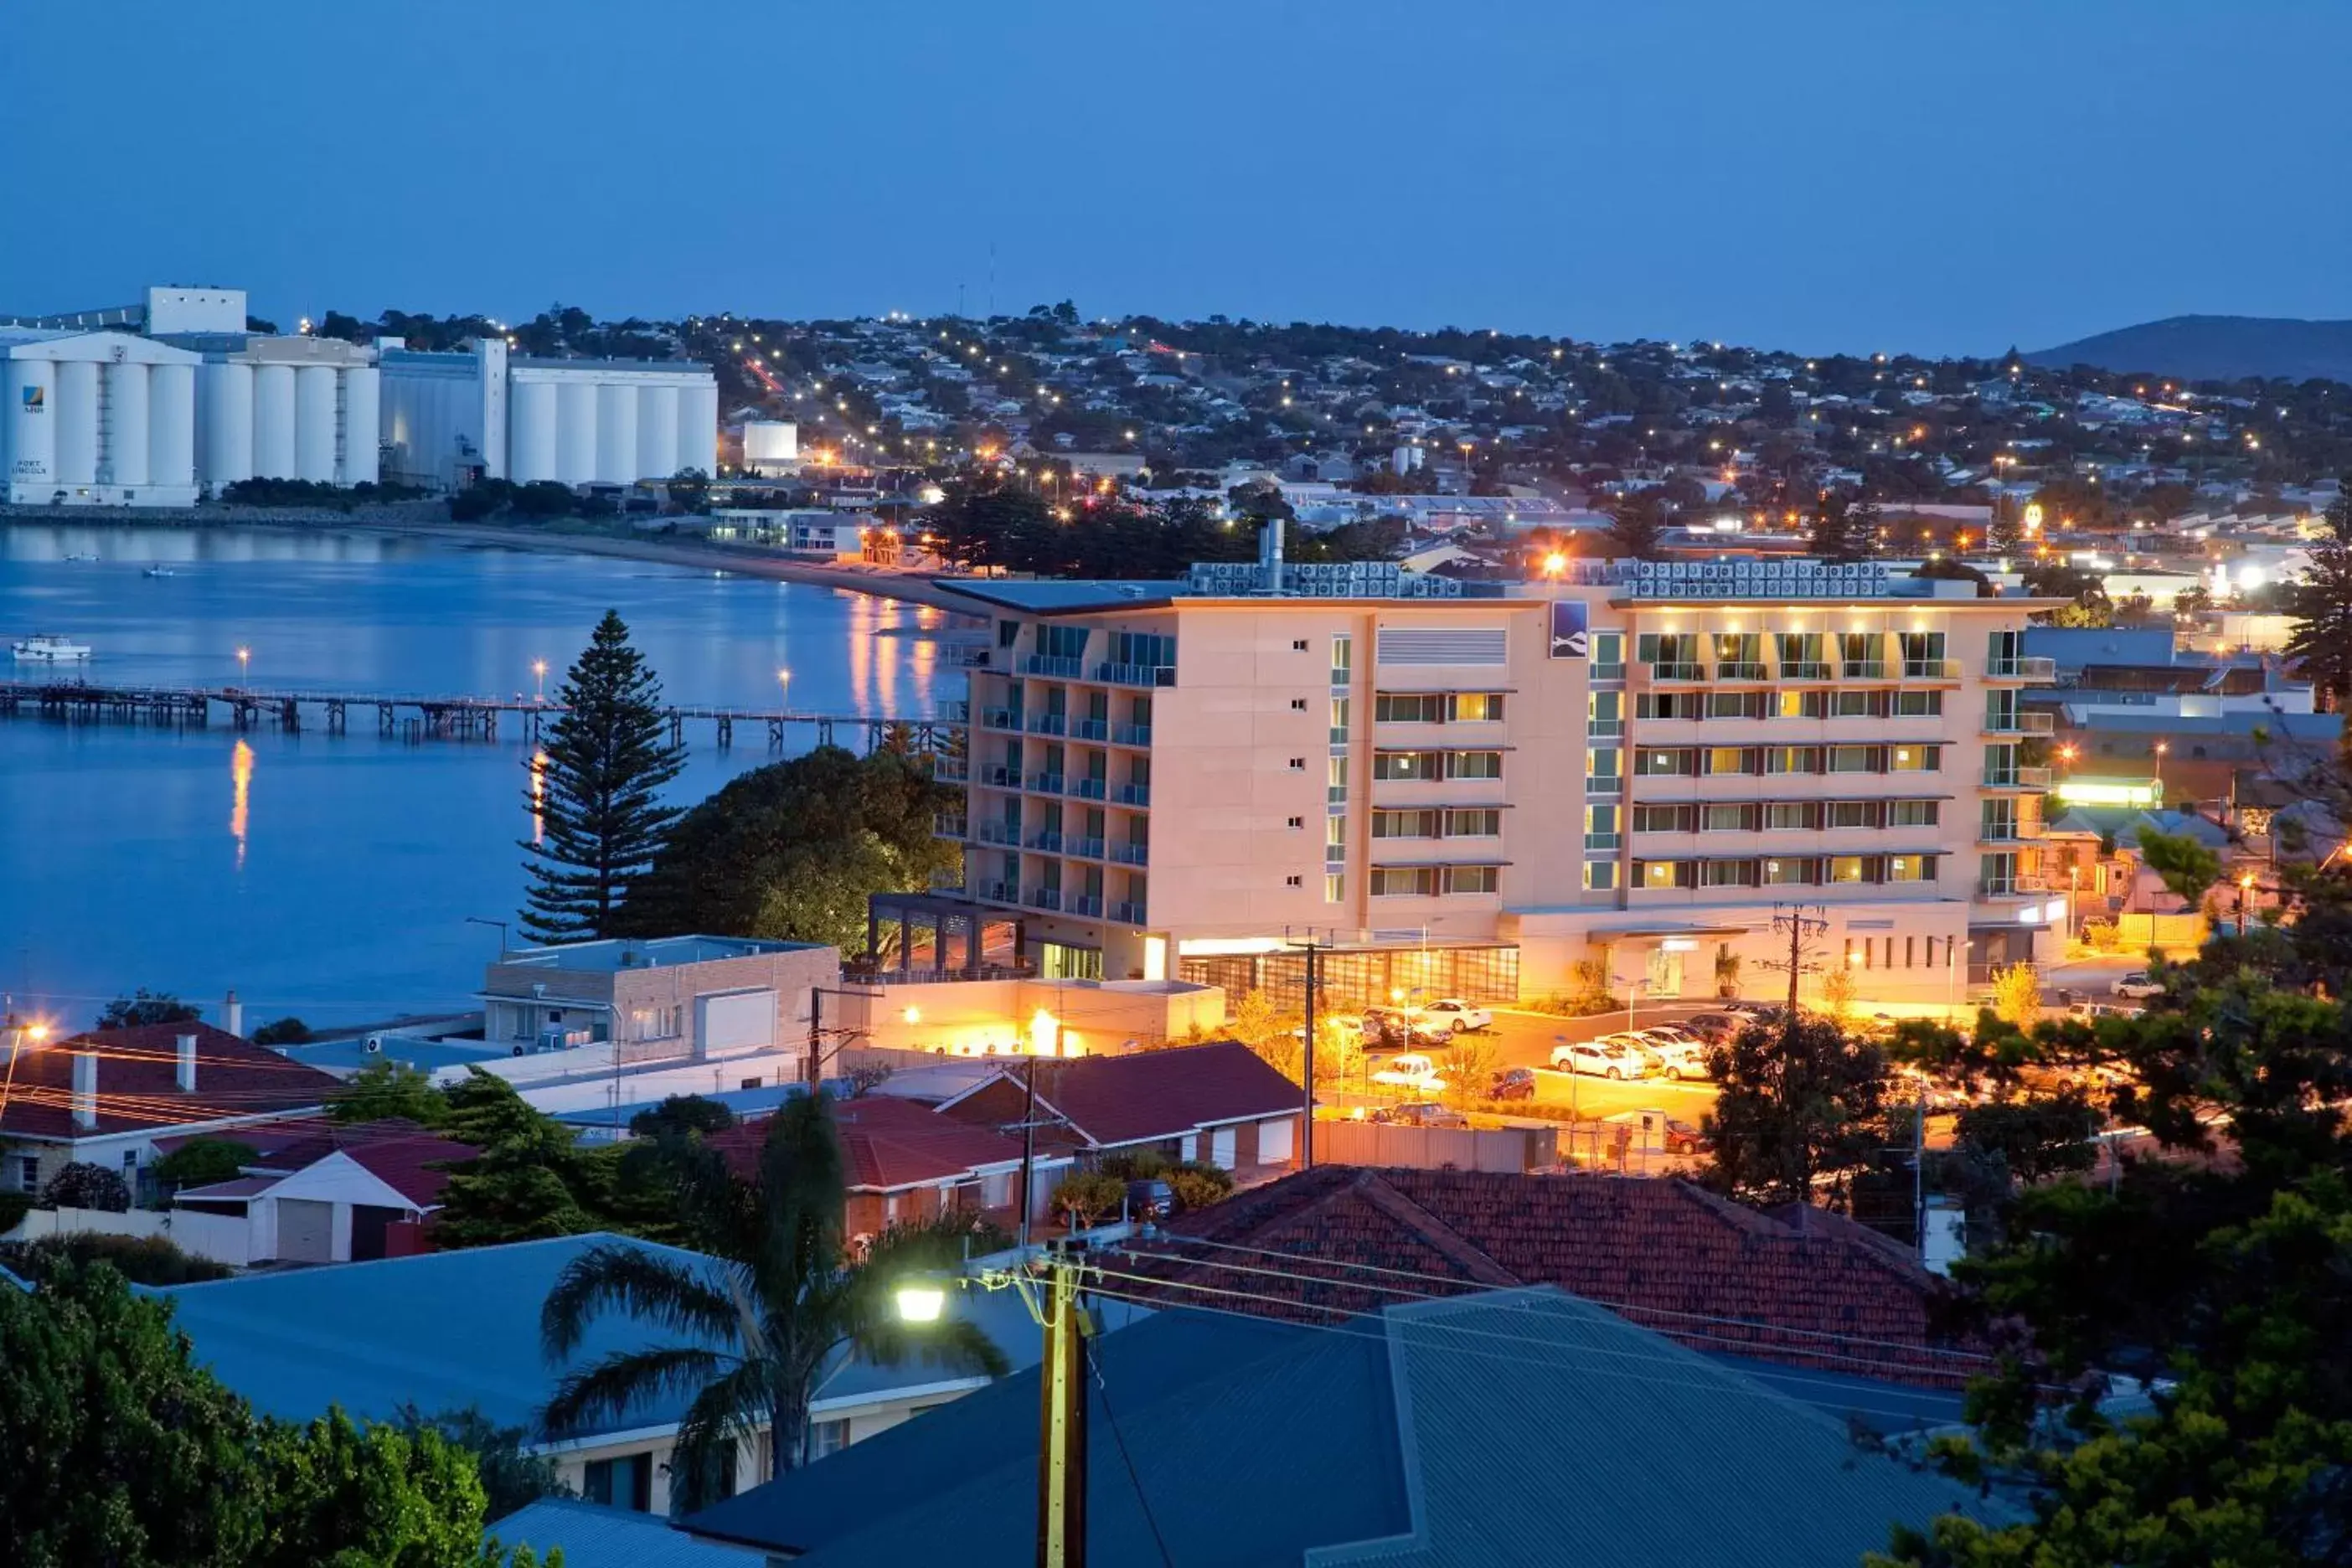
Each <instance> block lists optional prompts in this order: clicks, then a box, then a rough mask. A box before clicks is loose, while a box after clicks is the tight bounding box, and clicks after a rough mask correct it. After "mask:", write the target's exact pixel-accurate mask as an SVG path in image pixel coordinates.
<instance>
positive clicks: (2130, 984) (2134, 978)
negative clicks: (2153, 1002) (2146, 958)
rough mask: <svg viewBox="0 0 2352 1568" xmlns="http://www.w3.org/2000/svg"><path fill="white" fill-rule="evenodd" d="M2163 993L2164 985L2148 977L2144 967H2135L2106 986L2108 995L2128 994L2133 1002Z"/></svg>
mask: <svg viewBox="0 0 2352 1568" xmlns="http://www.w3.org/2000/svg"><path fill="white" fill-rule="evenodd" d="M2107 994H2108V995H2110V996H2128V997H2130V998H2131V999H2132V1000H2133V1001H2135V1002H2138V1001H2142V1000H2144V999H2146V998H2147V997H2150V996H2160V995H2162V994H2164V987H2163V986H2161V985H2158V984H2157V983H2156V982H2155V981H2153V980H2151V979H2149V978H2148V976H2147V970H2145V969H2135V970H2133V971H2132V972H2131V973H2129V974H2126V975H2125V976H2124V977H2123V978H2122V979H2121V980H2117V981H2115V982H2113V983H2112V984H2109V985H2108V986H2107Z"/></svg>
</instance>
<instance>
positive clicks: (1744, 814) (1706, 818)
mask: <svg viewBox="0 0 2352 1568" xmlns="http://www.w3.org/2000/svg"><path fill="white" fill-rule="evenodd" d="M1698 826H1699V831H1700V832H1702V833H1754V832H1756V831H1757V830H1758V829H1759V828H1761V827H1762V826H1764V808H1763V806H1761V805H1759V804H1757V803H1756V802H1754V801H1747V802H1743V803H1741V804H1738V805H1710V806H1707V807H1706V809H1704V810H1703V811H1701V812H1700V813H1699V821H1698Z"/></svg>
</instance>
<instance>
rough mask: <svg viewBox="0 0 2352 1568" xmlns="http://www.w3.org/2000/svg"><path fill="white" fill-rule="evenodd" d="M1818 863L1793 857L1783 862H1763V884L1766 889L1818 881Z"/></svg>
mask: <svg viewBox="0 0 2352 1568" xmlns="http://www.w3.org/2000/svg"><path fill="white" fill-rule="evenodd" d="M1817 865H1818V862H1816V861H1814V860H1813V859H1811V858H1810V857H1807V856H1802V855H1800V856H1795V857H1792V858H1788V859H1783V860H1767V861H1765V862H1764V882H1765V885H1766V886H1767V887H1785V886H1790V885H1803V884H1806V883H1810V882H1812V881H1814V880H1816V879H1818V877H1819V872H1818V871H1817V869H1816V866H1817Z"/></svg>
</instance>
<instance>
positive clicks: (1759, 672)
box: [1715, 658, 1772, 681]
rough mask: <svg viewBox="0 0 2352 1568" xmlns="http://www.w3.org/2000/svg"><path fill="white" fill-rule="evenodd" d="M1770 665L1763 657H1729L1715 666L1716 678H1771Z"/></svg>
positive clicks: (1718, 679)
mask: <svg viewBox="0 0 2352 1568" xmlns="http://www.w3.org/2000/svg"><path fill="white" fill-rule="evenodd" d="M1769 668H1770V667H1769V666H1768V665H1767V664H1765V662H1764V661H1763V660H1762V659H1760V658H1759V659H1727V660H1725V661H1724V662H1722V663H1720V664H1717V666H1716V667H1715V679H1717V681H1727V680H1769V679H1772V678H1771V676H1770V675H1769V673H1767V672H1768V670H1769Z"/></svg>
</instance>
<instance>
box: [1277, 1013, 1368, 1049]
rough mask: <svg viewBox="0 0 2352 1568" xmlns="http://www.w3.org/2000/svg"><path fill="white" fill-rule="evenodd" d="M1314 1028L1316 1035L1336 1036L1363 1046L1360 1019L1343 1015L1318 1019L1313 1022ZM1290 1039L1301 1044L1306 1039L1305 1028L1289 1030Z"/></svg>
mask: <svg viewBox="0 0 2352 1568" xmlns="http://www.w3.org/2000/svg"><path fill="white" fill-rule="evenodd" d="M1315 1028H1316V1032H1317V1033H1318V1034H1326V1035H1328V1034H1337V1035H1338V1036H1339V1037H1340V1038H1341V1039H1343V1040H1349V1041H1352V1042H1354V1043H1355V1044H1357V1045H1361V1044H1363V1040H1364V1021H1363V1020H1362V1019H1361V1018H1350V1017H1349V1016H1347V1015H1346V1014H1344V1013H1341V1014H1336V1015H1333V1016H1328V1017H1318V1018H1317V1019H1316V1020H1315ZM1290 1037H1291V1038H1292V1039H1294V1040H1298V1041H1302V1042H1303V1041H1304V1040H1305V1039H1306V1038H1307V1026H1306V1025H1304V1024H1301V1025H1299V1026H1298V1027H1297V1028H1295V1029H1293V1030H1291V1031H1290Z"/></svg>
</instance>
